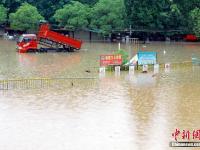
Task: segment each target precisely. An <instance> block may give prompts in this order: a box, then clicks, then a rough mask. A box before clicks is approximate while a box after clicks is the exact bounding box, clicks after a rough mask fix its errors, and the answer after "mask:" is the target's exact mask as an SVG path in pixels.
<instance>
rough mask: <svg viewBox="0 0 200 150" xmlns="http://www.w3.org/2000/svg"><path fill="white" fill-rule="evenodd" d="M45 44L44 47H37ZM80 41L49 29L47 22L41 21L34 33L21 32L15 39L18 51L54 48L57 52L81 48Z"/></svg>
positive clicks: (40, 50)
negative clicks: (36, 31) (16, 39)
mask: <svg viewBox="0 0 200 150" xmlns="http://www.w3.org/2000/svg"><path fill="white" fill-rule="evenodd" d="M39 45H41V46H45V47H41V46H40V47H39ZM81 45H82V41H80V40H77V39H74V38H71V37H69V36H66V35H63V34H60V33H57V32H55V31H51V30H50V26H49V24H48V23H42V24H41V25H40V27H39V31H38V33H37V35H36V34H23V35H21V36H20V38H19V39H18V41H17V50H18V52H19V53H28V52H47V51H50V50H55V51H57V52H62V51H68V52H73V51H74V50H79V49H81Z"/></svg>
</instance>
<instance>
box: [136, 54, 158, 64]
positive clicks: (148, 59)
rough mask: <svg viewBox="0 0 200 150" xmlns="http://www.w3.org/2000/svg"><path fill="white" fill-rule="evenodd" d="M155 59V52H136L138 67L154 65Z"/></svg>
mask: <svg viewBox="0 0 200 150" xmlns="http://www.w3.org/2000/svg"><path fill="white" fill-rule="evenodd" d="M156 59H157V53H156V52H138V65H154V64H156Z"/></svg>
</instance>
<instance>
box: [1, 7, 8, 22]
mask: <svg viewBox="0 0 200 150" xmlns="http://www.w3.org/2000/svg"><path fill="white" fill-rule="evenodd" d="M6 20H7V9H6V8H5V7H4V6H3V5H0V24H3V23H5V22H6Z"/></svg>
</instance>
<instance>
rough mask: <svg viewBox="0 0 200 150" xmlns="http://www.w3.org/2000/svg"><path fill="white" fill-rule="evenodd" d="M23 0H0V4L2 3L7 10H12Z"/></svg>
mask: <svg viewBox="0 0 200 150" xmlns="http://www.w3.org/2000/svg"><path fill="white" fill-rule="evenodd" d="M23 1H24V0H1V1H0V4H3V5H4V6H5V7H6V8H9V9H8V12H9V13H10V12H14V11H15V10H16V9H17V8H18V7H19V6H20V5H21V3H22V2H23Z"/></svg>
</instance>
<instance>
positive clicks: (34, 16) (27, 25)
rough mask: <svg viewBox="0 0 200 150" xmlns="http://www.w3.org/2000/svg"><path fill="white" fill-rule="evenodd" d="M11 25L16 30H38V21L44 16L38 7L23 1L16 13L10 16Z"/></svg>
mask: <svg viewBox="0 0 200 150" xmlns="http://www.w3.org/2000/svg"><path fill="white" fill-rule="evenodd" d="M9 19H10V25H11V28H12V29H15V30H25V31H27V30H36V29H37V27H38V22H39V21H40V20H43V19H44V18H43V17H42V16H41V15H40V14H39V12H38V10H37V8H36V7H34V6H32V5H30V4H28V3H23V4H22V5H21V6H20V7H19V8H18V9H17V11H16V12H15V13H11V14H10V16H9Z"/></svg>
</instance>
